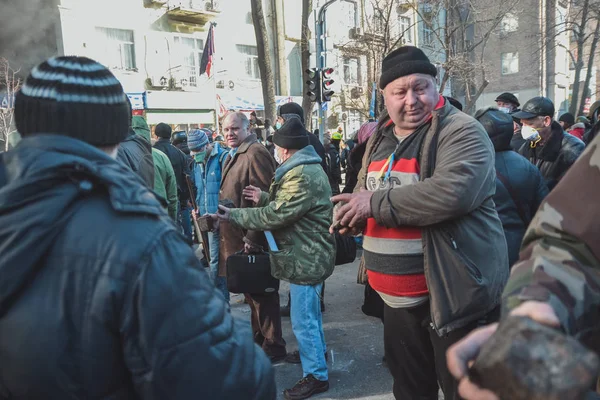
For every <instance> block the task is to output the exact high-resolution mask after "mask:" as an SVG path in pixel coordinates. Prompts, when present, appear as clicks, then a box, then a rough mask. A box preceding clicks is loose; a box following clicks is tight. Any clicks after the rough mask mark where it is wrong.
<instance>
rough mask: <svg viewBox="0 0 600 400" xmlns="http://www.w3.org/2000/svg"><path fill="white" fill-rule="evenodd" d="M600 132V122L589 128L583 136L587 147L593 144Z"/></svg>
mask: <svg viewBox="0 0 600 400" xmlns="http://www.w3.org/2000/svg"><path fill="white" fill-rule="evenodd" d="M599 131H600V121H598V122H596V123H595V124H594V126H592V127H591V128H589V129H588V130H587V131H586V132H585V134H584V135H583V141H584V143H585V145H586V146H588V145H589V144H590V143H592V141H593V140H594V138H595V137H596V136H597V135H598V132H599Z"/></svg>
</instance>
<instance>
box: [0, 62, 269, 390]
mask: <svg viewBox="0 0 600 400" xmlns="http://www.w3.org/2000/svg"><path fill="white" fill-rule="evenodd" d="M130 119H131V113H130V107H129V106H128V104H127V100H126V95H125V93H124V92H123V88H122V86H121V84H120V83H119V81H118V80H117V79H116V78H115V77H114V75H113V74H112V73H111V72H110V71H109V70H108V69H106V68H105V67H104V66H102V65H100V64H99V63H97V62H95V61H93V60H90V59H88V58H84V57H55V58H50V59H48V60H47V61H45V62H43V63H41V64H40V65H38V66H36V67H35V68H33V70H32V72H31V74H30V75H29V76H28V77H27V79H26V81H25V83H24V84H23V86H22V88H21V90H20V91H19V92H17V94H16V96H15V121H16V125H17V129H18V130H19V132H20V133H21V135H22V137H23V139H22V140H21V141H20V143H19V144H18V145H17V146H16V147H15V148H14V149H13V150H11V151H9V152H7V153H2V154H0V243H1V245H0V246H1V247H2V251H0V276H2V280H1V283H0V338H2V339H1V340H0V354H2V357H0V382H1V383H0V397H2V398H12V399H17V398H21V399H31V400H37V399H106V398H113V399H117V398H118V399H176V400H177V399H181V400H183V399H190V398H195V397H198V396H201V397H202V396H204V397H207V398H211V399H253V400H254V399H255V400H263V399H275V394H276V393H275V382H274V375H273V370H272V367H271V365H270V363H269V360H268V359H267V358H266V357H265V355H264V353H263V352H262V351H261V350H260V349H259V348H258V347H257V346H256V345H255V344H254V343H252V341H251V339H250V332H249V329H248V328H247V324H245V323H242V322H240V321H237V320H236V319H234V318H233V317H232V316H231V314H230V313H229V310H228V305H227V304H226V303H225V302H224V301H223V299H222V298H221V296H219V295H217V290H216V289H215V287H214V286H213V285H212V283H210V281H209V279H208V277H207V276H206V273H205V272H204V271H203V269H202V268H201V267H200V262H199V261H198V259H197V258H196V257H195V256H194V253H193V250H192V248H191V247H190V246H189V245H188V244H187V243H186V242H185V238H184V237H183V235H182V234H181V233H180V232H179V231H178V230H177V229H176V227H175V225H174V224H173V223H172V221H171V220H170V218H169V216H168V215H167V214H166V212H165V211H164V209H163V207H162V204H161V202H159V200H158V198H157V197H156V196H155V194H154V193H153V192H152V191H151V190H150V189H149V188H148V187H146V186H145V185H144V183H143V181H142V180H141V179H140V178H139V177H138V176H137V175H136V174H135V173H134V172H132V171H131V170H130V169H129V168H128V167H126V166H125V165H123V164H122V163H120V162H118V161H117V160H116V157H117V152H118V148H119V144H120V143H121V142H122V141H123V140H125V139H126V138H128V135H129V121H130ZM23 166H26V168H23Z"/></svg>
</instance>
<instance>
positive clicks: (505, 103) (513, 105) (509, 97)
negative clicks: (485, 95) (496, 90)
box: [495, 92, 521, 114]
mask: <svg viewBox="0 0 600 400" xmlns="http://www.w3.org/2000/svg"><path fill="white" fill-rule="evenodd" d="M495 101H496V105H497V106H498V110H500V111H502V112H505V113H507V114H511V113H513V112H515V111H519V106H520V105H521V104H520V103H519V99H517V96H515V95H514V94H512V93H509V92H504V93H502V94H501V95H500V96H498V97H496V100H495Z"/></svg>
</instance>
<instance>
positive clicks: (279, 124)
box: [275, 121, 281, 129]
mask: <svg viewBox="0 0 600 400" xmlns="http://www.w3.org/2000/svg"><path fill="white" fill-rule="evenodd" d="M275 129H281V122H279V121H277V123H275Z"/></svg>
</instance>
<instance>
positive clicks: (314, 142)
mask: <svg viewBox="0 0 600 400" xmlns="http://www.w3.org/2000/svg"><path fill="white" fill-rule="evenodd" d="M306 134H307V135H308V140H309V142H310V145H311V146H312V147H314V148H315V151H316V152H317V154H318V155H319V157H321V167H323V170H324V171H325V172H327V157H326V156H325V147H323V143H321V141H320V140H319V138H318V137H317V135H315V134H314V133H311V132H309V131H306ZM271 155H272V154H271Z"/></svg>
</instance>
